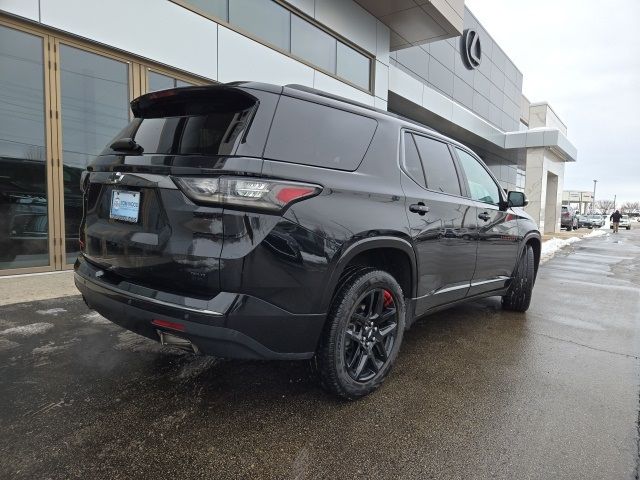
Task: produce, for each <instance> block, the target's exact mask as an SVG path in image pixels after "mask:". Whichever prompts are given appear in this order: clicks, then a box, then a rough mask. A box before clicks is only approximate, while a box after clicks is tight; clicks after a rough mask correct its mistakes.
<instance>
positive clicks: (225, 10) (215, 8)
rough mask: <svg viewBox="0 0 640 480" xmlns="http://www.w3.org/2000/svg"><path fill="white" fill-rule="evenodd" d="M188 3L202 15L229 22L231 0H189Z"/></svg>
mask: <svg viewBox="0 0 640 480" xmlns="http://www.w3.org/2000/svg"><path fill="white" fill-rule="evenodd" d="M233 1H235V0H233ZM188 3H189V5H192V6H194V7H196V8H197V9H198V10H200V11H201V12H202V13H207V14H209V15H213V16H214V17H217V18H219V19H220V20H224V21H225V22H227V21H229V0H189V1H188Z"/></svg>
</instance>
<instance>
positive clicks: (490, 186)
mask: <svg viewBox="0 0 640 480" xmlns="http://www.w3.org/2000/svg"><path fill="white" fill-rule="evenodd" d="M456 151H457V152H458V158H459V159H460V163H461V164H462V168H463V169H464V173H465V175H466V176H467V181H468V182H469V192H470V193H471V198H472V199H473V200H478V201H479V202H484V203H491V204H493V205H498V203H500V191H499V187H498V185H496V182H494V181H493V178H491V175H489V173H488V172H487V171H486V170H485V168H484V167H483V166H482V165H481V164H480V162H478V160H476V159H475V158H473V157H472V156H471V155H469V154H468V153H467V152H465V151H464V150H460V149H459V148H456Z"/></svg>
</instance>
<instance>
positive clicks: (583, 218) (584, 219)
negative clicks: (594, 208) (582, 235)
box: [576, 214, 591, 228]
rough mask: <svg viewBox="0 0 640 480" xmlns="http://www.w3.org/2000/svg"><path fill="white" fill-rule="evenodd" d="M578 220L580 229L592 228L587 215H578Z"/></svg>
mask: <svg viewBox="0 0 640 480" xmlns="http://www.w3.org/2000/svg"><path fill="white" fill-rule="evenodd" d="M576 218H577V219H578V228H591V220H589V217H588V216H587V215H580V214H578V215H576Z"/></svg>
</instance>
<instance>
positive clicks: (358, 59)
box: [336, 42, 370, 90]
mask: <svg viewBox="0 0 640 480" xmlns="http://www.w3.org/2000/svg"><path fill="white" fill-rule="evenodd" d="M369 69H370V60H369V59H368V58H367V57H365V56H364V55H362V54H361V53H359V52H356V51H355V50H354V49H353V48H351V47H347V46H346V45H345V44H344V43H341V42H338V58H337V72H336V73H337V75H338V76H339V77H342V78H344V79H345V80H349V81H350V82H351V83H353V84H355V85H358V86H359V87H361V88H364V89H365V90H369V88H370V87H369V75H370V71H369Z"/></svg>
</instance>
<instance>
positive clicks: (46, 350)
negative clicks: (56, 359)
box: [31, 338, 78, 355]
mask: <svg viewBox="0 0 640 480" xmlns="http://www.w3.org/2000/svg"><path fill="white" fill-rule="evenodd" d="M77 341H78V339H77V338H73V339H71V340H69V341H68V342H64V343H63V344H61V345H56V344H55V343H53V342H48V343H47V344H46V345H42V346H40V347H36V348H34V349H33V350H32V351H31V353H32V354H33V355H48V354H50V353H56V352H60V351H62V350H66V349H67V348H69V347H70V346H71V345H72V344H74V343H76V342H77Z"/></svg>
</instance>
